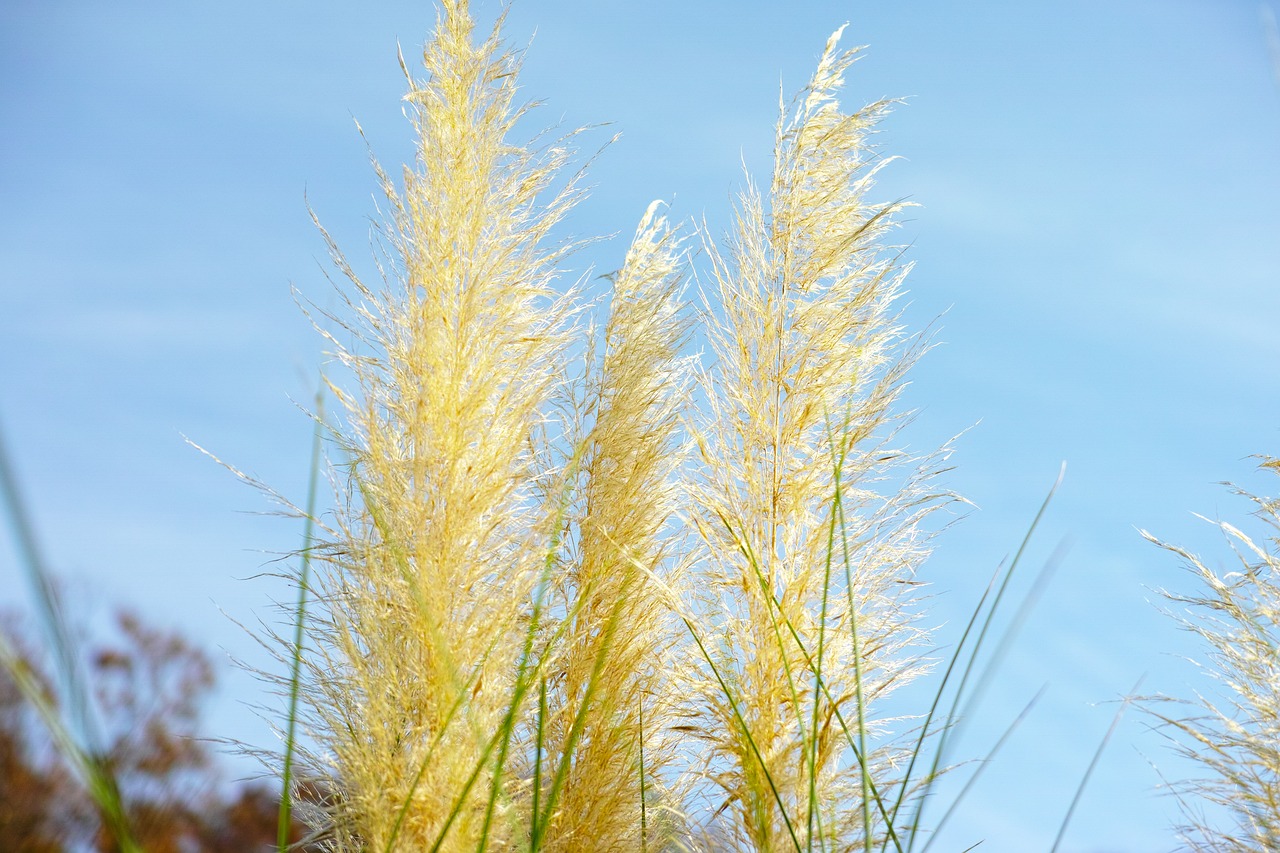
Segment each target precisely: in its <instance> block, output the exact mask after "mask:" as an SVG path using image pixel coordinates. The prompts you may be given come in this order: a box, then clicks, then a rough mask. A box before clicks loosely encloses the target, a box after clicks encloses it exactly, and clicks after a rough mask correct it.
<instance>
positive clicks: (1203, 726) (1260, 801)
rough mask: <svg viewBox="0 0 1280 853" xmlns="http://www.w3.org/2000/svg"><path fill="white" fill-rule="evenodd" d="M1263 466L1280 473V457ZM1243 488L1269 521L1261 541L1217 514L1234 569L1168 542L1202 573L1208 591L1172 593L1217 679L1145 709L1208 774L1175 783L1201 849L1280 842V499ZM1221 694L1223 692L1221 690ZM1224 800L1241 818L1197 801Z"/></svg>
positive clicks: (1187, 833)
mask: <svg viewBox="0 0 1280 853" xmlns="http://www.w3.org/2000/svg"><path fill="white" fill-rule="evenodd" d="M1260 467H1262V468H1264V469H1269V470H1272V471H1275V472H1276V473H1280V460H1277V459H1272V458H1265V459H1264V460H1263V462H1262V463H1261V466H1260ZM1235 491H1236V493H1237V494H1239V495H1242V496H1244V497H1246V498H1248V499H1249V500H1250V501H1252V503H1253V504H1254V507H1255V511H1254V515H1255V516H1256V517H1257V518H1258V519H1260V520H1261V521H1262V522H1263V523H1264V524H1265V525H1266V526H1267V528H1269V529H1268V531H1267V534H1266V537H1265V538H1263V539H1261V540H1258V539H1255V538H1253V537H1250V536H1249V535H1247V534H1246V533H1244V531H1242V530H1240V529H1239V528H1237V527H1236V526H1234V525H1232V524H1230V523H1229V522H1226V521H1217V522H1213V523H1214V524H1215V525H1216V526H1217V527H1218V528H1219V529H1220V530H1221V531H1222V533H1223V535H1224V536H1225V537H1226V539H1227V541H1228V543H1229V544H1230V546H1231V549H1232V551H1233V552H1234V554H1235V558H1236V559H1235V566H1234V568H1233V569H1232V570H1230V571H1222V570H1218V569H1214V568H1212V567H1210V566H1209V565H1207V564H1206V563H1205V562H1204V561H1203V560H1202V559H1201V558H1200V557H1198V556H1196V555H1195V554H1193V553H1191V552H1190V551H1188V550H1186V549H1184V548H1180V547H1178V546H1176V545H1170V544H1168V543H1166V542H1163V541H1161V540H1159V539H1157V538H1155V537H1154V536H1152V535H1151V534H1150V533H1147V532H1146V531H1143V532H1142V535H1143V536H1145V537H1146V538H1147V539H1148V540H1150V541H1151V542H1154V543H1155V544H1157V545H1159V546H1160V547H1162V548H1164V549H1166V550H1168V551H1171V552H1173V553H1174V554H1177V555H1178V556H1179V557H1180V558H1181V560H1182V561H1183V563H1184V564H1185V565H1186V566H1187V567H1188V568H1189V569H1190V570H1191V572H1192V573H1193V574H1194V575H1195V576H1196V578H1197V580H1198V581H1199V583H1200V585H1201V592H1200V593H1199V594H1194V595H1183V594H1179V593H1173V592H1166V593H1165V595H1166V596H1167V597H1168V599H1169V600H1170V601H1171V602H1173V603H1174V604H1177V605H1181V610H1180V612H1176V613H1175V614H1174V616H1175V618H1177V619H1178V621H1179V622H1181V624H1182V626H1183V627H1184V628H1185V629H1187V630H1188V631H1190V632H1192V633H1193V634H1195V635H1196V636H1197V637H1199V638H1200V640H1201V642H1202V647H1203V649H1204V651H1203V654H1204V655H1205V657H1204V660H1203V661H1202V668H1203V669H1204V670H1205V671H1206V672H1207V673H1208V674H1209V675H1210V676H1211V677H1212V678H1213V679H1214V680H1215V681H1216V682H1217V685H1216V687H1215V688H1214V691H1213V692H1206V693H1204V694H1201V695H1200V696H1198V697H1197V698H1196V699H1195V700H1173V699H1168V698H1165V697H1158V698H1159V701H1157V700H1155V699H1153V700H1150V701H1148V702H1147V703H1146V704H1145V708H1146V710H1147V711H1148V712H1149V713H1150V714H1152V715H1153V716H1154V717H1155V718H1156V719H1157V720H1158V721H1159V722H1160V724H1161V727H1162V728H1163V729H1164V731H1165V732H1166V734H1168V735H1169V736H1170V740H1171V741H1172V743H1173V745H1174V748H1175V749H1176V750H1177V751H1178V752H1179V753H1180V754H1182V755H1183V756H1185V757H1187V758H1189V759H1191V760H1192V761H1193V762H1195V763H1196V764H1197V765H1198V766H1199V767H1200V768H1201V769H1202V770H1203V771H1204V775H1203V776H1202V777H1200V778H1197V779H1192V780H1190V781H1184V782H1178V783H1177V786H1176V787H1175V789H1174V792H1175V794H1177V795H1178V796H1179V798H1180V800H1181V802H1182V805H1183V812H1184V817H1185V819H1186V824H1185V825H1184V826H1183V827H1182V831H1183V834H1184V837H1185V840H1186V841H1187V842H1188V843H1189V844H1190V845H1191V846H1192V847H1193V848H1194V849H1197V850H1215V851H1246V850H1275V849H1280V501H1278V500H1276V499H1274V498H1264V497H1259V496H1257V495H1253V494H1250V493H1248V492H1245V491H1243V490H1240V489H1236V490H1235ZM1215 693H1216V695H1214V694H1215ZM1204 802H1207V803H1213V804H1216V805H1218V806H1221V807H1222V808H1224V809H1225V812H1226V814H1227V815H1229V816H1230V819H1231V820H1232V822H1233V824H1234V825H1231V826H1226V825H1221V824H1215V823H1211V822H1209V821H1207V820H1206V819H1205V818H1204V817H1203V814H1204V813H1203V810H1202V808H1200V807H1199V804H1200V803H1204Z"/></svg>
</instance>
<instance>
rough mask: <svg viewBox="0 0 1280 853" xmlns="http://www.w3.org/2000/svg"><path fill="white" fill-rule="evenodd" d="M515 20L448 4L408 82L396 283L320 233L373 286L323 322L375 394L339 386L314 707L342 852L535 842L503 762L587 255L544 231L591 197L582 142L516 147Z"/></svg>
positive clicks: (454, 1) (394, 232)
mask: <svg viewBox="0 0 1280 853" xmlns="http://www.w3.org/2000/svg"><path fill="white" fill-rule="evenodd" d="M500 25H501V21H499V23H498V25H496V26H495V27H494V29H493V31H492V33H491V34H490V35H489V36H488V37H487V38H484V39H480V40H473V30H474V22H473V20H472V17H471V15H470V14H469V11H468V8H467V4H466V3H465V2H461V0H445V2H443V3H442V11H441V13H440V14H439V16H438V18H437V26H436V30H435V33H434V35H433V37H432V39H431V40H430V41H429V43H428V44H427V46H426V48H425V50H424V54H423V61H424V64H425V67H426V71H427V77H426V78H425V79H424V80H416V79H414V78H413V76H412V75H410V74H409V73H408V71H407V69H406V76H408V77H409V93H408V95H407V96H406V101H407V102H408V105H409V112H410V117H411V119H412V121H413V123H414V125H415V127H416V129H417V132H418V150H417V163H416V168H414V167H406V168H405V170H404V175H403V190H402V191H401V190H397V188H396V187H395V186H394V184H393V182H392V181H391V180H390V178H389V177H388V176H387V175H386V174H385V173H384V172H383V171H382V170H381V169H379V170H378V174H379V176H380V177H381V179H382V184H383V191H384V193H385V195H386V198H387V200H388V202H389V221H388V223H387V225H386V228H385V233H384V234H383V237H384V240H385V242H386V245H387V247H388V251H387V254H388V255H389V256H390V259H391V263H392V273H391V274H388V273H386V272H385V271H384V276H383V277H384V280H385V281H386V286H385V287H384V288H382V289H381V290H374V289H373V288H370V287H368V286H366V285H365V284H364V283H363V282H362V281H361V279H360V278H359V276H357V274H356V273H355V272H354V271H353V269H352V268H351V266H350V265H349V264H348V263H347V262H346V260H345V259H344V257H343V255H342V253H341V252H340V250H339V249H338V248H337V247H336V245H334V244H333V241H332V240H331V239H329V237H328V235H327V233H326V234H325V238H326V240H327V241H328V242H329V245H330V249H331V252H332V256H333V258H334V261H335V263H336V265H337V267H338V269H339V270H340V271H341V272H342V273H343V274H344V275H345V276H346V278H348V279H349V280H350V283H351V286H352V287H353V288H354V294H353V295H352V296H349V297H347V298H346V300H347V310H348V311H349V312H350V314H351V318H349V319H343V318H339V317H336V316H333V315H326V316H329V319H330V320H331V321H332V322H335V323H337V324H339V325H340V326H341V327H342V329H345V331H346V333H347V334H349V335H350V336H351V337H353V338H354V339H355V341H356V343H355V344H353V345H350V346H347V345H344V343H343V342H341V341H339V340H338V339H337V337H336V334H337V333H335V332H331V333H328V337H329V339H330V341H331V342H332V344H333V345H334V346H335V347H336V348H337V351H338V356H339V358H340V360H341V363H342V364H343V365H344V366H345V367H346V368H347V369H349V371H350V372H351V374H352V375H353V376H354V377H355V379H356V381H357V384H358V393H356V392H350V391H347V390H344V389H342V388H339V387H337V385H336V383H334V384H332V385H331V388H332V390H333V393H334V394H335V395H336V396H337V397H338V398H339V400H340V401H341V402H342V404H343V406H344V408H345V414H346V426H345V427H340V428H338V432H337V440H338V443H339V445H340V447H341V451H342V453H343V454H344V455H345V456H346V458H347V459H348V460H349V473H348V475H347V484H346V485H345V487H344V488H345V495H344V496H342V505H341V506H340V508H339V510H338V512H337V522H336V523H335V524H333V525H331V529H332V531H333V532H334V533H335V534H336V535H334V537H333V539H334V541H332V542H331V543H330V544H329V547H328V549H327V552H325V554H324V559H323V565H322V566H321V567H320V568H321V571H320V572H318V575H319V577H318V578H317V580H316V587H317V593H318V601H317V604H316V607H315V610H316V611H317V612H316V613H315V614H314V616H313V617H309V622H310V628H309V631H310V634H311V642H310V643H309V648H310V649H312V651H311V653H310V660H309V662H308V666H309V682H310V683H309V684H308V686H307V689H306V690H305V691H304V693H305V697H306V701H307V702H308V703H309V704H310V708H309V709H308V711H307V713H306V714H304V719H306V720H307V721H308V722H309V725H310V727H311V729H312V732H311V733H312V736H313V737H314V739H315V742H316V745H317V747H318V750H319V752H318V754H317V755H315V756H313V758H314V760H318V761H322V762H326V763H327V764H328V768H327V769H328V770H329V772H330V773H331V774H332V775H333V776H334V777H336V780H337V785H336V788H335V796H334V798H333V801H332V802H331V803H330V811H331V814H330V816H329V817H330V819H331V822H332V842H331V843H332V845H333V847H334V849H340V850H351V849H368V850H379V851H382V850H434V849H440V850H476V849H479V848H481V847H483V846H484V844H485V843H486V841H485V839H487V843H489V844H491V845H493V846H495V847H504V846H505V845H506V844H507V843H508V841H510V840H511V839H512V838H513V837H518V836H520V835H522V834H523V833H524V832H525V830H524V829H522V828H520V827H519V826H518V825H517V817H516V816H515V814H514V812H513V811H512V809H511V807H510V804H511V789H510V786H509V785H508V783H509V782H510V783H511V784H512V785H514V784H515V781H516V780H513V779H508V778H507V775H508V774H507V771H506V770H505V769H504V767H503V766H502V765H503V762H502V760H501V758H502V754H503V752H504V750H505V749H506V745H507V744H508V743H509V741H510V736H511V732H512V730H513V727H514V725H515V719H516V716H517V713H516V712H517V711H518V706H520V704H521V702H522V697H523V696H524V695H526V694H527V693H528V690H527V687H528V685H527V683H522V682H520V679H521V678H522V677H524V675H525V674H527V670H528V667H527V664H528V660H527V658H528V654H527V653H528V643H527V642H526V639H527V637H528V636H529V633H530V631H531V630H532V629H531V628H530V627H529V619H530V616H529V614H530V602H531V601H533V600H534V595H535V589H536V588H537V587H538V581H539V578H540V577H542V576H543V574H544V572H545V569H546V566H547V565H548V555H549V554H551V553H554V551H555V550H556V547H557V546H556V544H555V531H556V526H557V524H558V523H559V522H558V518H557V516H558V514H559V510H558V509H557V508H556V507H554V506H552V507H547V506H545V505H543V502H542V501H541V500H540V499H539V496H540V495H543V494H552V495H556V494H558V493H559V489H558V488H557V487H556V486H554V485H551V486H548V484H547V483H546V482H543V481H542V480H541V479H540V478H546V477H553V478H554V472H552V474H548V473H547V471H548V468H547V465H546V464H545V463H544V462H543V461H542V460H540V459H539V458H538V457H539V454H540V453H541V451H540V450H539V447H540V445H539V444H538V442H537V441H536V435H537V433H538V430H539V428H540V424H541V422H542V420H543V417H544V415H543V410H544V408H545V407H546V406H547V404H548V400H549V399H551V397H552V392H553V390H554V386H555V384H556V383H557V382H558V381H559V380H560V377H561V371H560V370H559V368H558V365H560V364H561V363H562V362H563V358H562V350H563V347H564V346H565V344H566V341H567V333H566V331H565V329H566V318H567V316H568V310H569V309H568V304H569V303H568V301H567V298H566V297H564V296H562V295H558V294H557V293H556V292H555V291H554V290H553V289H552V287H551V284H552V279H553V277H554V275H555V266H556V264H557V263H558V261H559V259H560V258H561V256H562V255H563V253H564V252H566V251H568V250H569V247H567V246H566V245H563V244H560V245H552V244H551V243H550V240H549V232H550V230H551V229H552V228H553V226H554V225H555V224H556V223H557V222H558V221H559V220H560V219H561V218H562V217H563V215H564V213H565V212H566V211H567V210H568V208H569V207H570V206H571V205H572V204H573V203H574V201H575V200H576V198H577V196H578V192H577V190H576V189H575V186H574V183H573V181H572V180H570V181H568V184H567V186H565V187H563V188H560V189H555V187H554V186H553V182H554V181H555V180H556V178H557V175H558V174H559V172H560V170H561V168H562V166H563V165H564V164H565V162H566V159H567V157H568V154H567V152H566V151H565V150H564V148H563V147H546V148H539V149H534V148H530V147H522V146H519V145H516V144H513V143H511V142H509V141H508V137H509V136H510V135H511V133H512V130H513V126H514V125H515V124H516V122H517V121H518V119H520V117H521V116H522V115H523V114H524V112H525V111H526V109H527V107H523V106H520V105H518V104H517V103H516V102H515V96H516V86H515V74H516V71H517V69H518V61H517V60H516V59H515V58H514V57H513V56H512V55H511V54H510V53H509V52H506V51H505V50H504V49H503V46H502V44H501V43H500V38H499V26H500ZM402 65H403V61H402ZM548 195H550V199H549V200H546V198H545V197H546V196H548ZM322 230H323V229H322ZM526 681H527V679H526Z"/></svg>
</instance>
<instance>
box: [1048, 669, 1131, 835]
mask: <svg viewBox="0 0 1280 853" xmlns="http://www.w3.org/2000/svg"><path fill="white" fill-rule="evenodd" d="M1141 685H1142V679H1141V678H1139V679H1138V682H1137V684H1134V685H1133V689H1132V690H1130V691H1129V695H1128V696H1126V697H1125V698H1124V701H1123V702H1121V704H1120V707H1119V708H1117V709H1116V713H1115V716H1114V717H1112V718H1111V726H1110V727H1109V728H1108V729H1107V733H1106V734H1105V735H1103V736H1102V742H1101V743H1099V744H1098V748H1097V749H1096V750H1094V753H1093V758H1092V759H1091V760H1090V761H1089V767H1088V768H1087V769H1086V770H1085V771H1084V776H1083V777H1082V778H1081V779H1080V784H1079V785H1077V786H1076V793H1075V796H1073V797H1072V798H1071V805H1070V806H1068V807H1067V813H1066V815H1065V816H1063V818H1062V825H1061V826H1059V827H1058V835H1057V837H1056V838H1054V839H1053V847H1052V848H1051V849H1050V851H1049V853H1057V851H1058V847H1059V846H1060V845H1061V844H1062V839H1063V838H1064V837H1065V836H1066V834H1067V827H1068V826H1069V825H1070V824H1071V818H1072V817H1073V816H1074V815H1075V812H1076V806H1078V805H1079V804H1080V798H1081V797H1082V796H1084V789H1085V788H1086V787H1087V786H1088V785H1089V779H1090V777H1092V776H1093V771H1094V770H1095V769H1096V768H1097V766H1098V762H1099V761H1101V760H1102V753H1103V750H1105V749H1106V748H1107V743H1108V742H1109V741H1110V740H1111V736H1112V735H1114V734H1115V733H1116V729H1117V728H1119V726H1120V720H1121V719H1122V718H1123V717H1124V712H1125V711H1127V710H1128V709H1129V703H1130V702H1132V701H1133V697H1134V695H1136V694H1137V692H1138V688H1139V687H1140V686H1141Z"/></svg>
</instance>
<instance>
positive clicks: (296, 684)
mask: <svg viewBox="0 0 1280 853" xmlns="http://www.w3.org/2000/svg"><path fill="white" fill-rule="evenodd" d="M315 421H316V423H315V430H314V432H313V433H312V436H311V473H310V475H309V476H308V480H307V510H306V520H305V522H304V525H303V530H302V552H301V553H302V569H301V573H300V575H299V577H298V604H297V606H296V609H295V613H296V617H295V619H294V627H293V660H292V661H291V662H290V663H291V669H290V673H289V712H288V714H289V715H288V718H287V720H286V729H285V742H284V768H283V770H282V772H281V790H280V812H279V815H278V817H277V819H276V850H277V853H285V851H286V850H287V849H288V847H289V832H290V830H291V829H292V828H293V757H294V752H295V749H296V744H297V733H298V698H299V689H300V684H301V680H302V643H303V637H304V632H305V628H306V618H307V590H308V585H309V584H310V580H311V548H312V545H313V543H314V540H315V518H316V494H317V493H318V491H319V483H320V461H321V446H322V441H321V439H322V438H323V435H324V391H323V388H322V390H321V391H319V392H317V393H316V412H315Z"/></svg>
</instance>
